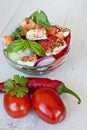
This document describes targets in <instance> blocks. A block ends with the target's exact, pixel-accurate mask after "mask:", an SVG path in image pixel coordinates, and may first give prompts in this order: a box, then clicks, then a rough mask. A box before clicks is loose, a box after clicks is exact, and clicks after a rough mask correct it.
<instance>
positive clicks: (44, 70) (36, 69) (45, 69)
mask: <svg viewBox="0 0 87 130" xmlns="http://www.w3.org/2000/svg"><path fill="white" fill-rule="evenodd" d="M70 39H71V34H70V35H69V36H68V37H66V38H65V41H66V42H67V44H68V45H67V46H66V47H65V48H64V49H63V50H62V51H61V52H60V53H58V54H57V55H55V56H54V57H55V58H56V61H54V62H52V63H51V64H47V65H43V66H28V65H21V64H19V63H17V62H14V61H12V60H11V59H10V58H9V57H8V55H7V53H6V52H5V51H4V49H3V53H4V56H5V58H6V60H7V62H8V63H9V64H10V65H11V66H12V67H14V68H15V69H17V70H19V71H21V72H24V73H26V74H30V75H42V74H48V73H49V72H52V71H53V70H54V69H56V68H58V67H60V66H61V65H62V64H63V63H64V62H65V61H66V58H67V55H68V53H69V50H70V47H71V43H70Z"/></svg>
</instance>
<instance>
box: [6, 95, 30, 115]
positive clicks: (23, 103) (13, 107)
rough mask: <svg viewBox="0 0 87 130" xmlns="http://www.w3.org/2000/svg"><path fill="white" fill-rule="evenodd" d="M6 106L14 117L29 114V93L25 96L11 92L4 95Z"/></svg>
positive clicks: (7, 110)
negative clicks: (14, 94)
mask: <svg viewBox="0 0 87 130" xmlns="http://www.w3.org/2000/svg"><path fill="white" fill-rule="evenodd" d="M4 108H5V110H6V112H7V113H8V115H10V116H11V117H13V118H21V117H24V116H25V115H27V114H28V113H29V112H30V109H31V99H30V97H29V94H26V95H25V96H23V97H17V96H12V95H11V94H10V93H8V94H6V95H5V96H4Z"/></svg>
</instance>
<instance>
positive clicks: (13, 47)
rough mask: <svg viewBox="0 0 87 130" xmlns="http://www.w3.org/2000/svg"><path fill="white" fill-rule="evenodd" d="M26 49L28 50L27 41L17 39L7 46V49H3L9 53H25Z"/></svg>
mask: <svg viewBox="0 0 87 130" xmlns="http://www.w3.org/2000/svg"><path fill="white" fill-rule="evenodd" d="M27 48H29V44H28V42H27V40H23V39H19V40H15V41H13V42H12V43H11V44H9V45H8V47H7V48H6V49H5V51H6V52H8V53H11V52H18V51H20V50H22V51H25V50H26V49H27Z"/></svg>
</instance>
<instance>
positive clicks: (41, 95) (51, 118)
mask: <svg viewBox="0 0 87 130" xmlns="http://www.w3.org/2000/svg"><path fill="white" fill-rule="evenodd" d="M32 107H33V109H34V111H35V112H36V114H37V115H38V116H39V117H40V118H41V119H42V120H43V121H45V122H47V123H50V124H56V123H58V122H61V121H63V119H64V118H65V116H66V108H65V105H64V103H63V102H62V100H61V99H60V97H59V95H58V94H57V93H56V92H55V91H54V90H53V89H51V88H45V87H44V88H40V89H38V90H36V91H35V92H34V94H33V96H32Z"/></svg>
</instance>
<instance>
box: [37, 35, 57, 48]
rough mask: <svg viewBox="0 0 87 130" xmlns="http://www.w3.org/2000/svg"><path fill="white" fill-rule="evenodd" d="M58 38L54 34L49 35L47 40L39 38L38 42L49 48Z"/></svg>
mask: <svg viewBox="0 0 87 130" xmlns="http://www.w3.org/2000/svg"><path fill="white" fill-rule="evenodd" d="M57 39H58V37H56V36H54V35H48V39H46V40H39V41H38V43H39V44H40V45H41V46H42V47H43V48H44V49H45V50H47V49H48V48H49V47H50V46H51V45H53V42H55V41H56V40H57Z"/></svg>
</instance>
